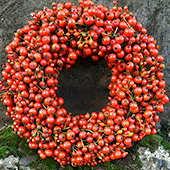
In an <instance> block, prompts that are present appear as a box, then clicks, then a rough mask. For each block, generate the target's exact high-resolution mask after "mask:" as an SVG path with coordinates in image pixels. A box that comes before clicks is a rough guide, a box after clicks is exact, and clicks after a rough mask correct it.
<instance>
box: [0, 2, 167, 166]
mask: <svg viewBox="0 0 170 170" xmlns="http://www.w3.org/2000/svg"><path fill="white" fill-rule="evenodd" d="M32 18H33V19H32V20H30V21H28V24H27V25H25V26H24V27H23V28H19V29H17V31H16V32H15V37H14V39H13V41H12V42H11V43H10V44H9V45H7V46H6V47H5V51H6V53H7V58H8V60H7V62H6V63H5V64H4V65H3V71H2V76H3V78H2V81H0V87H1V91H2V95H1V100H2V101H3V105H6V106H7V112H6V115H7V116H9V117H11V118H12V120H13V125H12V128H13V130H14V131H15V132H16V133H17V135H19V136H20V137H21V138H26V139H27V142H28V145H29V147H30V148H31V149H36V150H37V152H38V154H39V156H40V157H41V158H42V159H45V158H46V157H53V158H54V160H56V161H57V162H58V163H60V164H61V165H62V166H65V165H67V164H71V165H72V166H81V165H88V166H94V165H96V164H98V163H101V162H106V161H109V160H115V159H119V158H124V157H126V156H127V155H128V152H127V148H130V147H131V146H132V143H133V142H136V141H140V140H141V139H142V138H143V137H144V136H145V135H149V134H151V135H155V134H156V129H155V124H156V122H157V121H158V120H159V116H158V115H157V112H163V105H164V104H165V103H167V102H168V101H169V99H168V97H167V95H166V94H165V90H164V87H165V81H164V80H162V78H163V76H164V74H163V72H162V70H163V69H164V68H165V65H164V64H163V63H162V62H163V60H164V58H163V56H161V55H159V54H158V49H159V46H158V45H157V44H156V41H155V40H154V38H153V37H152V36H150V35H147V30H146V29H145V28H144V27H142V24H141V23H139V22H137V20H136V19H135V17H134V16H133V14H132V13H129V12H128V7H127V6H125V7H124V8H121V7H117V6H116V0H114V1H113V7H112V8H111V9H108V8H107V7H104V6H103V5H102V4H99V5H96V6H95V5H94V4H93V2H92V1H91V0H85V1H83V0H79V6H73V5H72V3H71V2H69V1H68V2H66V3H64V4H62V3H58V4H56V3H54V2H53V3H52V9H49V8H47V7H44V9H43V10H39V11H38V12H37V13H32ZM78 57H79V58H80V57H82V58H88V57H91V59H92V60H93V61H98V60H101V59H104V60H105V61H106V63H107V66H108V67H109V68H110V70H111V74H112V76H111V81H110V83H109V85H108V89H109V97H108V101H109V102H108V104H107V106H105V107H104V108H102V109H101V111H100V112H98V113H96V112H92V113H86V114H84V115H83V114H80V115H76V116H71V114H70V113H68V112H67V110H66V109H65V108H64V107H63V106H62V105H63V103H64V99H63V98H62V97H58V96H57V94H56V91H57V90H58V87H57V85H58V77H59V73H60V71H61V70H63V69H69V68H70V67H72V66H73V65H74V64H75V63H76V60H77V58H78Z"/></svg>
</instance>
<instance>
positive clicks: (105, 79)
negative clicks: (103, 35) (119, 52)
mask: <svg viewBox="0 0 170 170" xmlns="http://www.w3.org/2000/svg"><path fill="white" fill-rule="evenodd" d="M110 77H111V73H110V69H109V68H108V67H107V64H106V62H105V61H104V60H99V61H97V62H93V61H92V60H91V59H90V58H88V59H77V61H76V64H75V65H74V66H72V67H71V68H70V69H68V70H66V69H63V70H62V71H61V73H60V75H59V79H58V80H59V84H58V91H57V96H58V97H62V98H63V99H64V105H63V107H65V108H66V109H67V111H68V112H71V113H72V115H80V114H85V113H87V112H89V113H91V112H93V111H95V112H99V111H100V110H101V109H102V108H103V107H105V106H106V105H107V103H108V95H109V90H108V88H107V86H108V84H109V82H110Z"/></svg>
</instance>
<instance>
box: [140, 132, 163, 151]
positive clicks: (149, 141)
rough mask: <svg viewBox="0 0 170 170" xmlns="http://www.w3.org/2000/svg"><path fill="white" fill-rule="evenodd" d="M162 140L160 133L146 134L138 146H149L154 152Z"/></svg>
mask: <svg viewBox="0 0 170 170" xmlns="http://www.w3.org/2000/svg"><path fill="white" fill-rule="evenodd" d="M161 142H162V137H161V136H158V135H154V136H152V135H148V136H145V137H144V138H143V139H142V140H141V141H140V142H139V143H138V148H139V147H140V146H142V147H146V148H149V150H150V152H151V153H153V152H155V150H156V149H158V147H159V146H160V144H161Z"/></svg>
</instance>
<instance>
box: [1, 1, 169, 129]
mask: <svg viewBox="0 0 170 170" xmlns="http://www.w3.org/2000/svg"><path fill="white" fill-rule="evenodd" d="M70 1H71V2H73V3H74V4H78V3H77V0H70ZM51 2H53V0H0V65H2V64H3V63H4V62H5V61H6V59H7V58H6V54H5V50H4V48H5V46H6V45H7V44H9V43H10V42H11V41H12V38H13V36H14V32H15V31H16V29H17V28H20V27H23V26H24V25H25V24H26V23H27V21H28V20H29V19H31V17H30V13H31V12H33V11H36V12H37V11H38V10H40V9H43V7H44V6H47V7H50V5H51ZM57 2H65V0H62V1H58V0H57ZM94 3H95V4H99V3H102V4H103V5H105V6H107V7H109V6H112V0H94ZM124 5H128V6H129V10H130V11H131V12H132V13H134V15H135V16H136V18H137V20H138V21H139V22H141V23H142V24H143V26H145V27H146V29H147V30H148V33H149V34H151V35H153V36H154V37H155V39H156V40H157V42H158V45H160V50H159V51H160V54H162V55H163V56H164V57H165V60H164V63H165V65H166V69H165V71H164V73H165V77H164V79H165V81H166V84H167V86H166V93H167V94H168V96H169V97H170V57H169V54H170V49H169V46H170V19H169V18H170V0H118V6H124ZM109 77H110V73H109V69H108V68H107V67H106V64H105V63H104V62H102V61H99V62H97V63H94V62H92V61H91V60H89V59H87V60H78V61H77V64H76V65H75V66H74V67H73V68H71V69H70V70H69V71H63V72H62V73H61V74H60V78H59V89H60V90H59V91H58V95H59V96H62V97H63V98H64V99H65V105H64V106H65V107H66V108H67V109H68V110H69V111H70V112H72V113H73V114H83V113H86V112H91V111H99V110H100V109H101V108H102V107H103V106H105V105H106V104H107V96H108V90H107V85H108V82H109ZM0 78H1V75H0ZM96 87H97V89H96ZM169 111H170V102H169V103H168V104H166V106H165V111H164V113H163V114H162V115H161V117H162V118H163V119H167V118H168V117H169V118H168V119H169V120H170V116H168V115H169ZM9 122H10V120H9V119H8V118H7V117H6V116H5V107H4V106H2V102H0V127H1V126H3V125H4V124H5V123H9Z"/></svg>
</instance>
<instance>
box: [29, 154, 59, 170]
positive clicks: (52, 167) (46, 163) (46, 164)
mask: <svg viewBox="0 0 170 170" xmlns="http://www.w3.org/2000/svg"><path fill="white" fill-rule="evenodd" d="M29 167H30V168H34V169H36V170H56V168H57V167H59V165H58V163H57V162H56V161H54V160H53V159H52V158H46V159H44V160H43V159H41V158H40V157H38V156H37V158H36V160H35V161H34V162H31V163H30V164H29Z"/></svg>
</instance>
